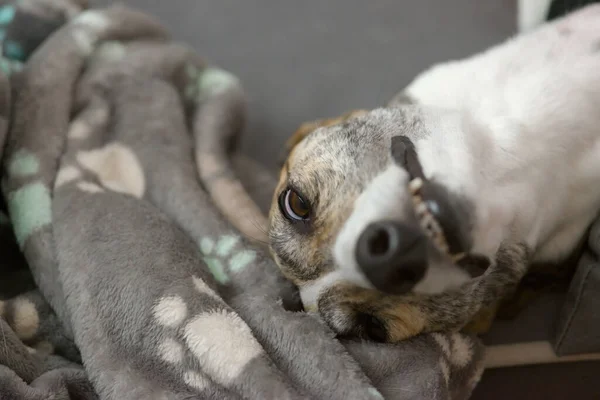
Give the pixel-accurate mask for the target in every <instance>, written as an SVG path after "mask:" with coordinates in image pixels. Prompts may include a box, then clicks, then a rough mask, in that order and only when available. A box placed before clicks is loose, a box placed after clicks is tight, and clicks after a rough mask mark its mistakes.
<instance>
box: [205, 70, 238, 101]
mask: <svg viewBox="0 0 600 400" xmlns="http://www.w3.org/2000/svg"><path fill="white" fill-rule="evenodd" d="M237 82H238V79H237V78H236V77H235V76H234V75H233V74H231V73H229V72H227V71H225V70H222V69H219V68H206V69H205V70H204V71H202V74H201V75H200V79H199V81H198V88H199V89H200V94H201V95H213V94H216V93H218V92H221V91H223V90H225V89H227V88H229V87H231V86H233V85H234V84H236V83H237Z"/></svg>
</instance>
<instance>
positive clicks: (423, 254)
mask: <svg viewBox="0 0 600 400" xmlns="http://www.w3.org/2000/svg"><path fill="white" fill-rule="evenodd" d="M356 261H357V262H358V265H359V266H360V268H361V269H362V271H363V273H364V274H365V276H366V277H367V279H368V280H369V281H370V282H371V283H372V284H373V286H375V288H376V289H378V290H381V291H382V292H387V293H402V292H405V291H407V290H408V289H410V288H412V286H414V285H415V284H416V283H417V282H419V281H420V280H421V278H423V275H425V270H426V269H427V237H426V236H425V234H424V233H423V232H421V230H420V229H419V228H418V227H411V226H409V225H406V224H402V223H399V222H393V221H381V222H374V223H372V224H370V225H368V226H367V228H366V229H365V231H364V232H363V233H362V234H361V235H360V237H359V238H358V243H357V246H356Z"/></svg>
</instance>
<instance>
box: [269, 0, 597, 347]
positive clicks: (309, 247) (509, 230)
mask: <svg viewBox="0 0 600 400" xmlns="http://www.w3.org/2000/svg"><path fill="white" fill-rule="evenodd" d="M287 150H288V151H287V158H286V159H285V163H284V165H283V167H282V169H281V173H280V177H279V181H278V185H277V188H276V191H275V194H274V197H273V203H272V207H271V209H270V213H269V243H270V251H271V254H272V256H273V258H274V259H275V261H276V263H277V265H278V266H279V268H280V269H281V271H282V272H283V274H284V275H285V276H286V277H287V278H289V279H290V280H291V281H293V282H294V283H295V284H296V285H297V286H298V287H299V291H300V296H301V299H302V303H303V305H304V308H305V309H306V310H308V311H313V312H318V313H319V314H320V316H321V317H322V318H323V320H324V321H325V322H326V323H327V324H328V325H329V327H330V328H331V329H332V330H333V331H334V332H335V333H336V334H338V335H339V336H351V337H359V338H367V339H371V340H375V341H380V342H398V341H401V340H405V339H407V338H410V337H412V336H415V335H417V334H420V333H424V332H436V331H456V330H460V329H463V328H464V327H465V325H466V324H468V323H469V322H470V321H472V320H473V319H474V318H475V317H477V315H478V314H481V313H485V312H486V310H488V309H489V308H490V307H492V308H493V307H494V306H496V305H497V303H498V302H499V301H500V300H501V299H502V298H503V297H505V296H506V295H508V294H510V293H511V291H512V290H514V289H515V287H516V286H517V285H518V283H519V282H520V280H521V279H522V277H523V276H524V275H525V273H526V272H527V271H528V268H529V267H530V265H531V264H533V263H553V262H559V261H560V260H563V259H564V258H566V257H567V256H568V255H569V254H570V253H571V252H572V251H573V249H574V248H576V247H577V245H578V244H579V243H580V242H581V240H582V238H583V237H584V235H585V233H586V231H587V229H588V228H589V225H590V224H591V222H592V221H593V220H594V219H595V217H596V216H597V214H598V210H599V209H600V5H590V6H586V7H585V8H583V9H581V10H578V11H575V12H573V13H571V14H568V15H567V16H564V17H562V18H559V19H556V20H555V21H553V22H551V23H548V24H545V25H542V26H541V27H539V28H537V29H533V30H531V31H529V32H527V33H524V34H522V35H519V36H516V37H514V38H511V39H509V40H508V41H506V42H505V43H502V44H500V45H498V46H495V47H492V48H491V49H489V50H487V51H485V52H483V53H481V54H477V55H475V56H472V57H470V58H467V59H463V60H458V61H451V62H446V63H442V64H439V65H435V66H433V67H432V68H430V69H428V70H427V71H425V72H424V73H422V74H420V75H418V76H417V77H416V78H415V79H414V80H413V82H412V83H411V84H409V85H408V86H407V87H406V88H405V90H404V91H403V92H402V93H401V94H400V95H399V96H396V97H395V98H394V99H393V100H392V101H391V102H390V103H389V104H388V105H387V106H386V107H384V108H379V109H375V110H371V111H366V110H359V111H355V112H351V113H349V114H347V115H344V116H342V117H340V118H336V119H329V120H322V121H316V122H313V123H309V124H305V125H303V126H301V127H300V129H298V131H297V132H296V133H295V134H294V135H293V136H292V138H291V139H290V140H289V141H288V143H287ZM477 270H480V271H484V272H482V273H479V274H477V273H473V272H472V271H477Z"/></svg>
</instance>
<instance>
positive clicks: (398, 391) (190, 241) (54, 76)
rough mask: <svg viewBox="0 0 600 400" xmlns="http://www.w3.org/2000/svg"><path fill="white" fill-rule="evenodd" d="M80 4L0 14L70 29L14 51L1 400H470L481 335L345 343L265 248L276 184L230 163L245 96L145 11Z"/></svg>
mask: <svg viewBox="0 0 600 400" xmlns="http://www.w3.org/2000/svg"><path fill="white" fill-rule="evenodd" d="M49 4H50V5H52V7H50V8H48V5H49ZM61 7H63V8H64V9H62V10H63V12H57V11H56V10H60V9H61ZM84 8H85V5H83V4H82V3H81V2H77V1H74V0H54V1H53V0H37V1H36V0H29V1H27V2H18V3H12V2H10V3H7V2H5V4H4V5H3V6H2V9H0V22H2V18H5V19H6V21H5V22H4V23H5V24H9V25H10V24H11V23H12V24H19V23H20V22H19V21H23V20H27V18H25V19H23V18H20V19H14V20H12V22H11V21H9V20H10V18H8V17H9V16H10V15H11V13H12V14H14V15H24V14H28V15H29V16H30V17H31V18H33V17H36V18H43V19H46V20H49V21H54V23H47V24H40V26H43V27H45V28H44V29H46V31H47V36H48V37H47V38H45V40H43V41H40V43H41V44H40V45H39V47H37V48H36V49H35V51H33V53H32V54H29V53H30V52H31V50H30V48H31V46H30V45H28V46H29V47H28V46H25V45H23V46H21V47H19V37H18V35H17V36H14V35H13V36H11V37H10V43H12V45H8V46H7V43H6V42H4V47H3V49H4V51H3V54H4V59H3V65H4V66H5V68H3V70H4V75H3V76H2V80H0V139H5V140H6V146H5V147H4V154H3V156H2V165H3V169H2V193H3V198H4V201H5V203H6V209H7V210H6V211H7V215H6V216H5V217H4V218H3V219H2V221H0V222H2V224H1V225H0V228H1V230H0V233H2V236H1V237H2V239H3V242H2V243H1V244H0V252H3V253H4V252H6V253H7V254H9V253H10V254H11V258H10V263H9V264H10V265H7V266H5V265H2V267H1V269H2V271H0V272H2V274H3V276H7V279H9V280H10V281H11V282H12V284H11V285H6V286H7V288H6V289H5V288H4V286H0V299H1V301H0V316H1V317H2V319H0V329H1V331H0V334H1V335H2V339H0V364H1V365H0V399H2V400H4V399H38V398H40V399H42V398H44V399H45V398H56V399H95V398H102V399H184V398H185V399H189V398H202V399H205V398H206V399H208V398H213V399H242V398H246V399H309V398H310V399H325V398H327V399H381V398H386V399H431V398H439V399H464V398H467V397H468V396H469V394H470V392H471V390H472V389H473V387H474V385H475V384H476V382H477V380H478V379H479V377H480V375H481V369H482V349H481V345H480V343H479V342H478V341H477V340H476V339H473V338H471V337H468V336H464V335H460V334H448V335H446V334H434V335H423V336H421V337H417V338H415V339H413V340H410V341H407V342H404V343H401V344H398V345H380V344H376V343H367V342H359V341H351V340H345V341H339V340H337V339H336V338H335V337H334V335H333V334H332V332H331V331H329V329H328V328H327V327H326V326H325V325H324V324H323V323H322V322H321V321H320V320H319V319H318V317H317V316H315V315H312V314H306V313H303V312H300V311H299V310H300V309H301V307H300V305H299V299H298V295H297V292H296V290H295V288H294V287H293V286H292V285H291V284H290V283H289V282H287V281H286V280H285V279H284V278H283V277H282V276H281V274H280V273H279V271H278V270H277V268H276V266H275V265H274V263H273V262H272V260H271V259H270V257H269V256H268V254H267V252H266V251H265V249H264V245H263V244H264V243H263V242H264V240H265V226H266V225H265V217H264V214H263V212H262V211H261V204H259V203H262V206H263V208H262V209H263V210H264V202H266V201H269V199H270V193H272V189H273V187H274V180H273V178H272V175H270V174H269V173H268V172H266V171H264V170H263V169H262V168H261V167H260V166H259V165H257V164H256V163H254V162H253V161H251V160H248V159H246V158H244V157H243V156H240V155H238V154H237V153H236V152H235V151H234V149H235V146H236V143H237V141H238V138H239V135H240V132H241V131H242V128H243V126H244V120H245V106H244V102H245V97H244V92H243V89H242V86H241V82H239V80H238V79H237V78H236V77H235V76H233V75H232V74H230V73H229V72H227V71H225V70H223V69H221V68H218V67H215V66H212V65H209V64H206V63H205V62H203V60H202V59H200V58H199V57H198V56H197V55H196V52H195V51H194V50H193V49H190V48H188V47H186V46H185V45H182V44H178V43H175V42H173V41H172V40H171V39H170V38H169V36H168V34H167V32H166V31H165V30H164V29H163V28H162V26H161V25H160V24H159V23H158V22H157V21H156V20H155V19H153V18H151V17H149V16H147V15H145V14H143V13H141V12H139V11H135V10H132V9H129V8H127V7H123V6H115V7H109V8H106V9H102V10H86V11H82V10H83V9H84ZM50 9H52V10H54V11H53V12H52V13H49V12H47V11H45V10H50ZM7 10H8V11H7ZM11 10H12V11H11ZM3 13H7V15H8V16H4V17H3V16H2V15H3ZM53 18H54V19H53ZM11 26H12V25H11ZM21 31H24V30H21ZM12 32H19V30H18V29H15V28H14V27H13V29H12ZM38 35H39V33H38ZM15 48H17V49H20V51H14V50H15ZM7 49H11V51H8V52H7ZM24 60H26V61H25V62H24V63H21V61H24ZM13 233H14V237H13V236H12V234H13ZM19 257H21V259H20V260H19ZM13 259H14V260H13ZM29 272H30V273H31V276H29V275H28V274H29ZM31 278H33V279H31ZM19 285H21V286H20V287H22V289H19V290H16V291H15V290H12V291H10V287H13V288H14V287H17V286H19ZM2 340H3V341H4V345H3V344H2ZM83 366H85V367H83ZM53 396H54V397H53Z"/></svg>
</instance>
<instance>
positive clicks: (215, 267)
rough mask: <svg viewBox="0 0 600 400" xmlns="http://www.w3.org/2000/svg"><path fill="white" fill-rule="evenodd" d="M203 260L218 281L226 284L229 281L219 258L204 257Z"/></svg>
mask: <svg viewBox="0 0 600 400" xmlns="http://www.w3.org/2000/svg"><path fill="white" fill-rule="evenodd" d="M204 262H205V263H206V265H207V266H208V269H209V270H210V272H211V273H212V275H213V276H214V277H215V279H216V280H217V281H218V282H219V283H221V284H226V283H227V282H229V277H228V276H227V274H226V273H225V268H223V263H222V262H221V261H220V260H217V259H216V258H212V257H206V258H205V259H204Z"/></svg>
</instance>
